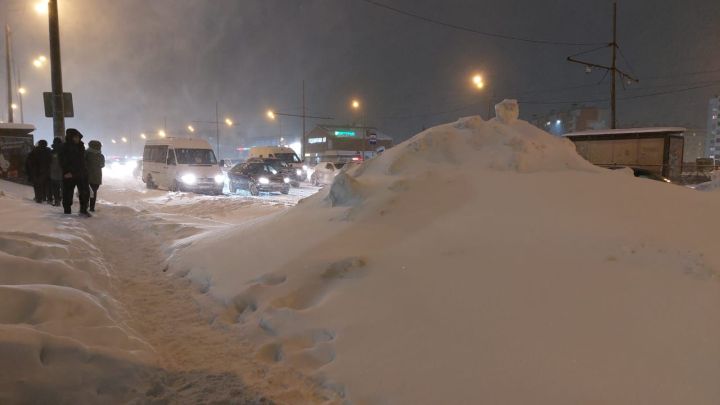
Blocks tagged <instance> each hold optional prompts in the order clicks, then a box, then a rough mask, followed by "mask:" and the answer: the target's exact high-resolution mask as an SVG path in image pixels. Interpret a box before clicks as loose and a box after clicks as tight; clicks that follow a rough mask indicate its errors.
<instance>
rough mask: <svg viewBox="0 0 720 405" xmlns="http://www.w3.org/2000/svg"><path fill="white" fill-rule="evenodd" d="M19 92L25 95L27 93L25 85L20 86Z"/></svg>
mask: <svg viewBox="0 0 720 405" xmlns="http://www.w3.org/2000/svg"><path fill="white" fill-rule="evenodd" d="M18 93H20V94H22V95H24V94H25V93H27V90H25V87H20V88H19V89H18Z"/></svg>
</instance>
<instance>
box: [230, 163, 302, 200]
mask: <svg viewBox="0 0 720 405" xmlns="http://www.w3.org/2000/svg"><path fill="white" fill-rule="evenodd" d="M228 182H229V185H230V192H231V193H236V192H237V191H238V190H247V191H249V192H250V194H251V195H259V194H260V193H261V192H267V193H272V192H279V193H283V194H288V193H289V192H290V178H289V177H288V176H287V174H286V173H283V172H281V171H279V170H277V169H276V168H274V167H273V166H272V165H270V164H268V163H265V162H262V161H250V162H246V163H241V164H238V165H235V167H233V168H232V169H230V171H229V172H228Z"/></svg>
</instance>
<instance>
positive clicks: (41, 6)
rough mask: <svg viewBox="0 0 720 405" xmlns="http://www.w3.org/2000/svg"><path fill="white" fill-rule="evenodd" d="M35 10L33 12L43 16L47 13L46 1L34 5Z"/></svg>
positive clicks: (42, 0)
mask: <svg viewBox="0 0 720 405" xmlns="http://www.w3.org/2000/svg"><path fill="white" fill-rule="evenodd" d="M33 8H34V9H35V12H36V13H38V14H41V15H45V14H47V13H48V1H47V0H41V1H39V2H37V3H35V6H33Z"/></svg>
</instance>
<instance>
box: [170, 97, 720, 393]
mask: <svg viewBox="0 0 720 405" xmlns="http://www.w3.org/2000/svg"><path fill="white" fill-rule="evenodd" d="M498 112H499V115H500V116H501V119H493V120H490V121H483V120H482V119H481V118H479V117H470V118H465V119H461V120H459V121H458V122H455V123H452V124H447V125H442V126H439V127H436V128H432V129H429V130H427V131H425V132H423V133H421V134H418V135H417V136H415V137H414V138H412V139H410V140H408V141H407V142H405V143H403V144H400V145H398V146H397V147H395V148H393V149H390V150H388V151H386V152H385V153H384V154H383V155H381V156H380V157H378V158H376V159H373V160H371V161H368V162H366V163H365V164H364V165H362V166H360V167H356V168H352V169H350V170H348V171H347V172H345V173H344V174H342V175H340V176H338V177H337V179H336V181H335V183H334V184H333V185H332V186H330V187H326V188H325V189H324V190H323V191H321V192H320V193H318V195H316V196H314V197H310V198H308V199H306V200H304V201H302V202H301V204H299V205H298V206H297V207H295V208H292V209H290V210H288V211H286V212H283V213H279V214H277V215H273V216H269V217H266V218H262V219H259V220H257V221H254V222H251V223H246V224H244V225H242V226H239V227H234V228H229V229H222V230H218V231H217V232H214V233H211V234H210V235H207V234H206V235H204V236H203V237H202V238H197V239H195V240H193V241H192V242H191V243H190V244H189V245H188V246H187V247H185V248H184V249H182V250H179V251H178V252H176V254H175V256H174V257H173V259H172V260H171V265H170V271H171V272H175V273H176V274H178V275H183V276H184V275H187V276H188V277H189V278H191V279H192V280H194V281H196V282H197V283H199V284H201V286H202V289H203V291H208V292H209V293H210V294H212V295H213V296H215V297H217V298H219V299H221V300H223V301H224V302H225V303H227V305H228V310H227V313H226V314H225V317H224V319H225V320H227V321H229V322H233V323H237V325H238V327H239V328H241V329H242V330H243V331H244V332H245V333H246V334H247V335H248V336H250V337H251V338H252V339H253V340H254V341H255V342H256V343H257V344H258V345H260V347H261V349H259V350H258V352H257V357H258V358H259V359H261V360H264V361H267V362H269V363H279V364H284V365H289V366H292V367H295V368H297V369H299V370H302V371H304V372H307V373H309V374H312V375H314V376H315V377H316V378H317V379H318V380H319V381H321V382H323V383H324V384H325V385H326V386H328V387H332V388H333V389H335V390H336V391H337V392H339V393H341V394H342V395H345V396H346V397H347V398H348V399H349V400H350V401H352V402H353V403H403V404H410V403H412V404H436V403H510V404H518V403H535V404H578V403H588V402H597V403H613V404H638V403H645V404H678V403H692V404H717V403H720V385H718V384H717V381H718V377H720V345H719V344H718V342H719V341H720V323H718V322H717V310H718V308H720V279H719V275H718V272H717V270H716V269H718V266H719V265H720V252H718V250H717V247H716V243H715V238H714V229H717V228H718V226H720V219H718V217H717V216H716V215H715V212H716V210H717V206H718V203H720V197H719V196H717V195H714V194H707V193H696V192H694V191H693V190H689V189H686V188H682V187H676V186H672V185H667V184H663V183H659V182H652V181H649V180H645V179H637V178H634V177H632V176H625V175H618V174H615V173H613V172H612V171H608V170H604V169H599V168H596V167H594V166H592V165H590V164H589V163H587V162H586V161H584V160H583V159H582V158H581V157H579V156H578V155H577V153H576V152H575V150H574V147H573V145H572V144H571V143H570V142H569V141H567V140H565V139H561V138H557V137H553V136H551V135H549V134H547V133H545V132H543V131H541V130H539V129H537V128H535V127H532V126H531V125H529V124H528V123H526V122H523V121H518V120H516V119H514V117H515V116H516V109H515V107H513V104H512V102H508V103H503V104H502V105H500V106H498ZM705 230H707V231H705Z"/></svg>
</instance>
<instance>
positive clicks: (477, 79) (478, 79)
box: [472, 74, 485, 89]
mask: <svg viewBox="0 0 720 405" xmlns="http://www.w3.org/2000/svg"><path fill="white" fill-rule="evenodd" d="M472 83H473V85H474V86H475V87H477V88H478V89H482V88H483V87H485V81H484V80H483V77H482V76H481V75H479V74H478V75H475V76H473V77H472Z"/></svg>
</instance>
